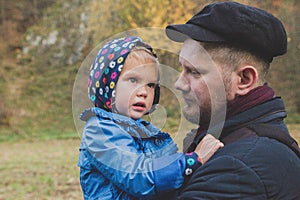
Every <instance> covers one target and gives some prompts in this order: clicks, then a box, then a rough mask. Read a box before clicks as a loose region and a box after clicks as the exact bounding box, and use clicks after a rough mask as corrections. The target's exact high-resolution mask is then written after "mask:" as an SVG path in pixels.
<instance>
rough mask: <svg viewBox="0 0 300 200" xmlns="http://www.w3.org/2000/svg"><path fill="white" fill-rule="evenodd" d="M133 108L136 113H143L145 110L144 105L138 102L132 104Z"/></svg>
mask: <svg viewBox="0 0 300 200" xmlns="http://www.w3.org/2000/svg"><path fill="white" fill-rule="evenodd" d="M133 108H134V109H135V110H137V111H144V109H145V108H146V104H144V103H142V102H138V103H135V104H133Z"/></svg>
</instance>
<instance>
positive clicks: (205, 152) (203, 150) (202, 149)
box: [195, 134, 224, 164]
mask: <svg viewBox="0 0 300 200" xmlns="http://www.w3.org/2000/svg"><path fill="white" fill-rule="evenodd" d="M222 147H224V144H223V143H222V142H221V141H220V140H218V139H216V138H215V137H214V136H212V135H211V134H207V135H206V136H205V137H204V138H203V139H202V140H201V142H200V143H199V144H198V146H197V147H196V149H195V153H196V154H197V155H198V156H199V157H200V160H201V162H202V164H204V163H206V162H207V161H208V160H209V159H210V157H212V155H213V154H214V153H215V152H216V151H217V150H218V149H220V148H222Z"/></svg>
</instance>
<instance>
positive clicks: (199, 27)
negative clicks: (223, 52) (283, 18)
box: [166, 2, 287, 62]
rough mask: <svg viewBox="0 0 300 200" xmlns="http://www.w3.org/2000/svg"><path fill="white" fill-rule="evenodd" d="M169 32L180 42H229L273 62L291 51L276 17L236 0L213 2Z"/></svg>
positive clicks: (169, 29)
mask: <svg viewBox="0 0 300 200" xmlns="http://www.w3.org/2000/svg"><path fill="white" fill-rule="evenodd" d="M166 34H167V36H168V37H169V38H170V39H171V40H174V41H177V42H183V41H184V40H185V39H187V38H191V39H194V40H197V41H200V42H220V43H222V42H223V43H224V42H226V43H229V44H232V45H237V46H239V47H241V48H244V49H246V50H249V51H251V52H253V53H255V54H256V55H257V56H260V57H262V58H264V59H266V60H267V61H269V62H271V61H272V60H273V57H275V56H279V55H283V54H285V53H286V51H287V36H286V32H285V29H284V27H283V25H282V23H281V22H280V21H279V20H278V19H277V18H276V17H274V16H273V15H271V14H269V13H267V12H266V11H263V10H261V9H258V8H254V7H251V6H247V5H243V4H240V3H236V2H222V3H213V4H209V5H207V6H206V7H204V8H203V9H202V10H201V11H200V12H199V13H197V14H196V15H194V16H193V17H192V18H191V19H190V20H189V21H187V22H186V23H185V24H174V25H169V26H167V27H166Z"/></svg>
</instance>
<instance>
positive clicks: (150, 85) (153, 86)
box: [147, 83, 156, 88]
mask: <svg viewBox="0 0 300 200" xmlns="http://www.w3.org/2000/svg"><path fill="white" fill-rule="evenodd" d="M147 86H148V87H150V88H155V86H156V84H155V83H148V84H147Z"/></svg>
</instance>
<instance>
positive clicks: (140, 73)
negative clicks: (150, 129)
mask: <svg viewBox="0 0 300 200" xmlns="http://www.w3.org/2000/svg"><path fill="white" fill-rule="evenodd" d="M157 83H158V68H157V63H155V62H151V63H149V62H148V63H142V61H138V60H137V61H136V62H134V63H132V64H131V65H126V66H124V68H123V70H122V73H121V75H120V77H119V80H118V83H117V87H116V96H115V106H116V109H117V112H118V113H119V114H122V115H126V116H128V117H131V118H133V119H139V118H141V117H142V116H143V115H145V114H146V113H147V112H149V110H150V109H151V107H152V104H153V100H154V90H155V86H156V85H157Z"/></svg>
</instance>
